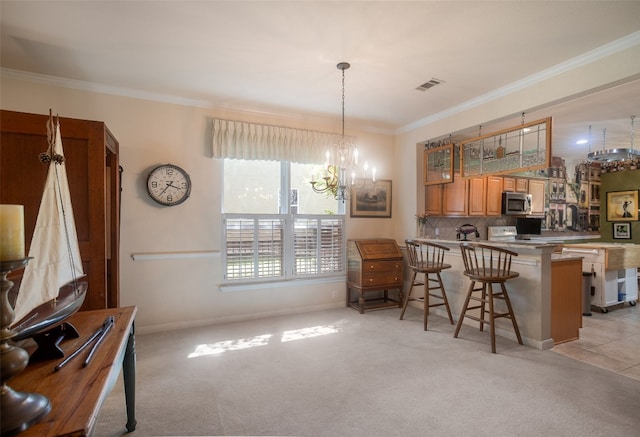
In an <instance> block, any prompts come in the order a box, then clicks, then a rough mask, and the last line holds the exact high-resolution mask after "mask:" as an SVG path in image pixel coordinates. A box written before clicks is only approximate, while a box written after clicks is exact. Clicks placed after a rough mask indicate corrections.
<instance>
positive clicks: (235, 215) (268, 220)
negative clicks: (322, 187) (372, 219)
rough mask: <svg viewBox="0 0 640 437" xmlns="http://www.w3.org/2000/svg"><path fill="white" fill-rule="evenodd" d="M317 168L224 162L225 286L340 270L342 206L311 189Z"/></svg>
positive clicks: (343, 258) (343, 263)
mask: <svg viewBox="0 0 640 437" xmlns="http://www.w3.org/2000/svg"><path fill="white" fill-rule="evenodd" d="M318 170H319V166H317V165H309V164H296V163H289V162H276V161H249V160H237V159H225V160H224V200H223V212H224V214H223V222H224V238H223V242H224V243H223V244H224V248H223V254H224V262H223V265H224V266H225V274H224V277H225V282H227V283H232V282H234V281H268V280H285V279H294V278H298V279H299V278H305V277H311V276H313V277H316V276H336V275H342V274H344V271H345V267H344V265H345V246H346V244H345V232H344V227H345V219H344V204H343V203H342V202H338V201H337V200H335V199H334V198H333V197H332V196H329V195H324V194H318V193H315V192H313V190H312V189H311V184H310V183H309V181H310V180H311V175H312V174H313V173H314V172H316V173H317V172H318Z"/></svg>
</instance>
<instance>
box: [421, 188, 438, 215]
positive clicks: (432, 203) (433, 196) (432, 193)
mask: <svg viewBox="0 0 640 437" xmlns="http://www.w3.org/2000/svg"><path fill="white" fill-rule="evenodd" d="M424 212H426V213H428V214H430V215H442V184H440V185H427V186H425V187H424Z"/></svg>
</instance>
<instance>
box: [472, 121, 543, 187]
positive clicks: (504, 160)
mask: <svg viewBox="0 0 640 437" xmlns="http://www.w3.org/2000/svg"><path fill="white" fill-rule="evenodd" d="M460 147H461V150H462V152H461V154H460V159H461V161H462V162H461V163H460V168H461V174H462V177H469V176H476V175H486V174H501V173H514V172H523V171H529V170H538V169H543V168H547V167H549V166H550V162H551V117H548V118H544V119H542V120H536V121H532V122H529V123H523V124H520V125H518V126H515V127H512V128H507V129H503V130H500V131H497V132H492V133H489V134H486V135H482V136H479V137H477V138H473V139H470V140H467V141H463V142H461V143H460Z"/></svg>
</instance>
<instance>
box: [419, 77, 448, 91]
mask: <svg viewBox="0 0 640 437" xmlns="http://www.w3.org/2000/svg"><path fill="white" fill-rule="evenodd" d="M442 82H444V80H440V79H436V78H435V77H433V78H431V80H430V81H429V82H425V83H423V84H422V85H420V86H419V87H417V88H416V89H417V90H418V91H426V90H428V89H429V88H432V87H434V86H436V85H440V84H441V83H442Z"/></svg>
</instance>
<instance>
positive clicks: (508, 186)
mask: <svg viewBox="0 0 640 437" xmlns="http://www.w3.org/2000/svg"><path fill="white" fill-rule="evenodd" d="M502 189H503V190H504V191H516V178H512V177H505V178H502Z"/></svg>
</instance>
